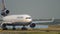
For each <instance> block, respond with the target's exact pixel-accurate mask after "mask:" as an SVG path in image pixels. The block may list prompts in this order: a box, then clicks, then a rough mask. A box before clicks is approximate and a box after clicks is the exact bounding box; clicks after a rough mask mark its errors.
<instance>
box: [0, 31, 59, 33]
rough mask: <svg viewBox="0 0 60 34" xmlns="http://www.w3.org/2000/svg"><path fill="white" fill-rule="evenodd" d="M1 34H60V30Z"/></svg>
mask: <svg viewBox="0 0 60 34" xmlns="http://www.w3.org/2000/svg"><path fill="white" fill-rule="evenodd" d="M0 34H60V32H18V31H17V32H0Z"/></svg>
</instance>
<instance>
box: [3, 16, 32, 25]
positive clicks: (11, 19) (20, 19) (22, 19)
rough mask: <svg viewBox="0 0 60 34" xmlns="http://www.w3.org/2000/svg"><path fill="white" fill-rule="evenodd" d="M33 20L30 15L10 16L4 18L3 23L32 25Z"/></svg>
mask: <svg viewBox="0 0 60 34" xmlns="http://www.w3.org/2000/svg"><path fill="white" fill-rule="evenodd" d="M31 22H32V18H31V16H29V15H9V16H5V17H3V23H9V24H11V23H31Z"/></svg>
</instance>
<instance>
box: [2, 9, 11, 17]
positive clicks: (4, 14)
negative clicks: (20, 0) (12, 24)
mask: <svg viewBox="0 0 60 34" xmlns="http://www.w3.org/2000/svg"><path fill="white" fill-rule="evenodd" d="M9 12H10V11H9V10H4V11H2V12H1V15H2V16H7V15H8V14H9Z"/></svg>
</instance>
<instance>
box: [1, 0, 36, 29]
mask: <svg viewBox="0 0 60 34" xmlns="http://www.w3.org/2000/svg"><path fill="white" fill-rule="evenodd" d="M9 13H10V11H9V10H7V8H6V7H5V4H4V0H2V11H1V17H2V20H3V21H2V23H1V27H2V29H3V30H7V27H6V26H7V25H12V26H13V30H15V29H16V28H15V26H16V25H22V26H23V27H22V28H21V29H22V30H27V28H26V27H25V26H28V25H30V27H31V28H33V27H35V26H36V24H35V23H32V17H31V16H30V15H28V14H21V15H9Z"/></svg>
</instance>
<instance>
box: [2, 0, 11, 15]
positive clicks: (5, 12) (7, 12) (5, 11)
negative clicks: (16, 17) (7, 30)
mask: <svg viewBox="0 0 60 34" xmlns="http://www.w3.org/2000/svg"><path fill="white" fill-rule="evenodd" d="M9 12H10V11H9V10H7V9H6V7H5V4H4V0H2V11H1V15H2V16H7V15H8V14H9Z"/></svg>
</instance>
